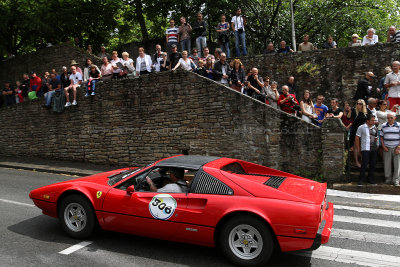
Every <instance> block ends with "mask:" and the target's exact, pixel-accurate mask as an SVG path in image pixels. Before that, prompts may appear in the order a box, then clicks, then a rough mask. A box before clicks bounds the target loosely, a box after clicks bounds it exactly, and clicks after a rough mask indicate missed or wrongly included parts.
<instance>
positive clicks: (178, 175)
mask: <svg viewBox="0 0 400 267" xmlns="http://www.w3.org/2000/svg"><path fill="white" fill-rule="evenodd" d="M184 175H185V171H184V170H183V169H180V168H171V169H169V179H170V180H171V181H172V183H169V184H166V185H164V186H163V187H161V188H157V187H156V186H155V185H154V183H153V181H152V180H151V179H150V177H148V176H147V177H146V181H147V183H148V184H149V186H150V191H152V192H160V193H184V192H185V190H184V189H183V188H182V187H187V184H186V182H185V181H184V180H183V177H184Z"/></svg>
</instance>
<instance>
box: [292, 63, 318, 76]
mask: <svg viewBox="0 0 400 267" xmlns="http://www.w3.org/2000/svg"><path fill="white" fill-rule="evenodd" d="M319 69H320V66H319V65H317V64H315V65H313V64H312V63H310V62H307V63H304V64H303V65H301V66H298V67H297V69H296V71H297V73H300V72H304V73H307V74H308V75H310V76H311V77H315V76H318V75H319V73H320V71H319Z"/></svg>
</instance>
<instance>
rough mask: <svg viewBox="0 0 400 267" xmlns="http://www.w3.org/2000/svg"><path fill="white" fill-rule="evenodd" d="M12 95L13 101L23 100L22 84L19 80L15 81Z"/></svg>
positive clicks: (20, 101) (19, 101)
mask: <svg viewBox="0 0 400 267" xmlns="http://www.w3.org/2000/svg"><path fill="white" fill-rule="evenodd" d="M14 95H15V103H17V104H18V103H22V102H24V97H23V95H22V84H21V82H20V81H16V82H15V89H14Z"/></svg>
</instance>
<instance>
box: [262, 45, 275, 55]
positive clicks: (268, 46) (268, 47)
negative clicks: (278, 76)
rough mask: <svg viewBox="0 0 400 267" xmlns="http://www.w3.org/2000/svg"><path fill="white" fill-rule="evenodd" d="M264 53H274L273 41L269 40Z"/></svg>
mask: <svg viewBox="0 0 400 267" xmlns="http://www.w3.org/2000/svg"><path fill="white" fill-rule="evenodd" d="M264 54H267V55H272V54H276V50H275V48H274V44H273V43H271V42H270V43H269V44H268V45H267V49H266V50H265V51H264Z"/></svg>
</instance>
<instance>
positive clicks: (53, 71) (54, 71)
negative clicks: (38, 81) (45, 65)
mask: <svg viewBox="0 0 400 267" xmlns="http://www.w3.org/2000/svg"><path fill="white" fill-rule="evenodd" d="M51 73H54V74H55V75H56V78H57V80H59V81H60V82H61V80H60V75H59V74H58V73H57V71H56V69H51Z"/></svg>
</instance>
